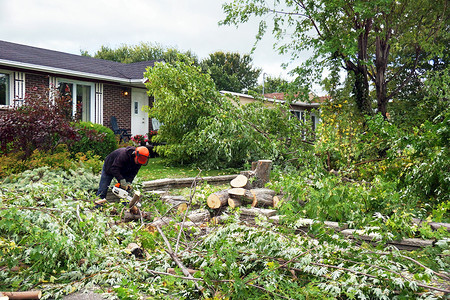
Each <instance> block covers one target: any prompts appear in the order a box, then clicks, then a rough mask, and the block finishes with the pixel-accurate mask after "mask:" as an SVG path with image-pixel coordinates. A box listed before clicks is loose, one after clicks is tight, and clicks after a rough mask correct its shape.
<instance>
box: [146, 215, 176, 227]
mask: <svg viewBox="0 0 450 300" xmlns="http://www.w3.org/2000/svg"><path fill="white" fill-rule="evenodd" d="M173 221H174V220H173V219H172V218H169V217H162V218H160V219H156V220H154V221H153V222H151V223H150V224H148V227H153V228H156V227H157V226H159V227H164V226H166V225H169V224H170V223H171V222H173Z"/></svg>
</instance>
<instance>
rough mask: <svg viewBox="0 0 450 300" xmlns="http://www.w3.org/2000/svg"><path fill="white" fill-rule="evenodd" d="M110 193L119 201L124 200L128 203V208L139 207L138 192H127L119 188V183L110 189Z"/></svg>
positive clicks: (139, 195) (139, 194) (139, 198)
mask: <svg viewBox="0 0 450 300" xmlns="http://www.w3.org/2000/svg"><path fill="white" fill-rule="evenodd" d="M112 193H113V194H114V195H116V196H117V197H119V198H120V199H124V200H125V201H126V202H128V206H129V207H130V208H132V207H133V206H135V205H137V206H139V205H138V204H139V201H140V200H141V193H140V192H139V191H134V192H133V191H127V190H124V189H122V188H121V187H120V183H117V184H116V185H115V186H113V187H112Z"/></svg>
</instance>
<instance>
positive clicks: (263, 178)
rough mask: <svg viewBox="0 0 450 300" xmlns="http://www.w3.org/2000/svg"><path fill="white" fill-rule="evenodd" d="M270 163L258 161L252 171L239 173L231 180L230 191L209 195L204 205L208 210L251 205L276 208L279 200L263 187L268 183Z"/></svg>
mask: <svg viewBox="0 0 450 300" xmlns="http://www.w3.org/2000/svg"><path fill="white" fill-rule="evenodd" d="M271 166H272V161H270V160H259V161H258V162H256V163H254V164H253V165H252V171H245V172H241V174H240V175H238V176H237V177H236V178H235V179H233V180H231V182H230V185H231V188H230V189H226V190H222V191H219V192H216V193H213V194H211V195H209V197H208V198H207V200H206V203H207V205H208V207H209V208H212V209H218V208H221V207H224V206H229V207H231V208H235V207H240V206H245V205H251V207H260V208H261V207H275V208H276V207H278V205H279V202H280V198H279V197H278V196H276V195H275V194H276V193H275V191H273V190H271V189H267V188H263V186H264V185H265V184H266V183H267V182H269V179H270V170H271Z"/></svg>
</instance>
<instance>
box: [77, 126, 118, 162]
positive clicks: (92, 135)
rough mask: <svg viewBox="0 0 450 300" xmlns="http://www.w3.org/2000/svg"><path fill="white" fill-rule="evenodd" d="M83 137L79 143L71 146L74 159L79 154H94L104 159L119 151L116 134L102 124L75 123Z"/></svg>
mask: <svg viewBox="0 0 450 300" xmlns="http://www.w3.org/2000/svg"><path fill="white" fill-rule="evenodd" d="M75 127H76V128H78V132H79V134H80V136H81V139H80V140H79V141H75V142H73V143H71V145H70V152H71V153H72V156H73V157H74V156H75V155H76V154H77V153H79V152H82V153H88V152H89V151H90V152H92V154H93V155H98V156H99V157H100V158H102V159H104V158H105V157H106V156H107V155H108V154H109V153H111V152H112V151H114V150H115V149H117V141H116V137H115V135H114V132H113V131H112V130H111V129H109V128H107V127H105V126H103V125H100V124H94V123H90V122H79V123H75Z"/></svg>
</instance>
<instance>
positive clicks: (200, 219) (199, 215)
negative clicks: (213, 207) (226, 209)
mask: <svg viewBox="0 0 450 300" xmlns="http://www.w3.org/2000/svg"><path fill="white" fill-rule="evenodd" d="M187 218H188V219H189V220H191V221H192V222H194V223H205V222H208V221H209V220H210V219H211V216H210V214H209V211H207V210H206V209H199V210H196V211H192V212H190V213H189V214H188V215H187Z"/></svg>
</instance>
